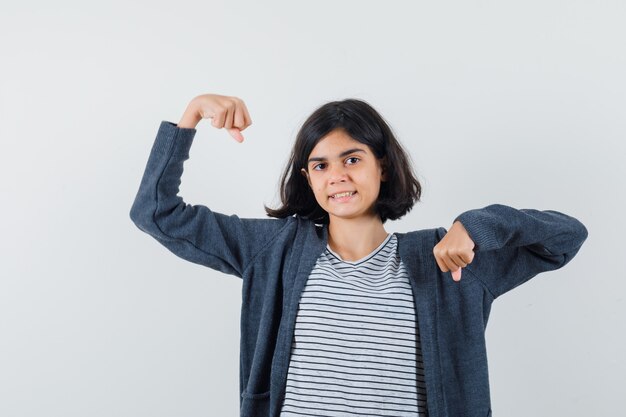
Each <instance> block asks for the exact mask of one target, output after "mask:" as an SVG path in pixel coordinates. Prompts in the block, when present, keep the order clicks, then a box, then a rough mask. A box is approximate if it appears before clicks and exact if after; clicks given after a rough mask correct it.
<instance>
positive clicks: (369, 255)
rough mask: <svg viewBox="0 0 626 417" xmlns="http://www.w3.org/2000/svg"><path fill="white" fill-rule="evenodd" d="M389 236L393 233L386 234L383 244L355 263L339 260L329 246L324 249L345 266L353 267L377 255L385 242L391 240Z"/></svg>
mask: <svg viewBox="0 0 626 417" xmlns="http://www.w3.org/2000/svg"><path fill="white" fill-rule="evenodd" d="M391 236H393V233H388V234H387V237H386V238H385V240H383V242H382V243H381V244H380V245H378V247H376V249H374V250H373V251H371V252H370V253H369V254H367V255H365V256H364V257H362V258H361V259H357V260H356V261H346V260H344V259H342V258H341V256H339V254H338V253H336V252H335V251H333V250H332V249H331V248H330V245H328V243H327V244H326V249H327V250H328V251H329V252H330V253H331V254H332V255H333V256H335V257H336V258H337V259H338V260H339V261H341V262H344V263H347V264H351V265H354V264H358V263H361V262H365V261H367V260H368V259H370V258H371V257H373V256H374V255H376V254H377V253H378V252H379V251H380V250H381V249H382V248H383V247H384V246H385V245H386V244H387V242H389V240H390V239H391Z"/></svg>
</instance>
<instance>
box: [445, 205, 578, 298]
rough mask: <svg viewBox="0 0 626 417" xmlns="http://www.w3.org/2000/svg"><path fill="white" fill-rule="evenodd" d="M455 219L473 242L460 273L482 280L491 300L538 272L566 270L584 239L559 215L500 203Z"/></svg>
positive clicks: (571, 222) (575, 222)
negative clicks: (467, 260)
mask: <svg viewBox="0 0 626 417" xmlns="http://www.w3.org/2000/svg"><path fill="white" fill-rule="evenodd" d="M456 221H459V222H460V223H461V224H462V225H463V227H465V230H467V233H468V234H469V236H470V238H471V239H472V241H473V242H474V244H475V246H474V249H473V250H474V258H473V259H472V260H471V262H470V263H469V264H468V265H467V266H466V267H465V269H464V271H465V272H463V273H466V272H467V271H469V273H471V274H473V275H474V276H475V277H476V278H478V279H479V280H481V281H482V282H483V284H484V285H485V286H486V288H487V289H488V290H489V291H490V293H491V294H492V296H493V297H494V298H496V297H498V296H500V295H502V294H504V293H505V292H507V291H510V290H512V289H513V288H515V287H517V286H518V285H521V284H523V283H524V282H526V281H528V280H529V279H531V278H532V277H534V276H536V275H537V274H539V273H541V272H545V271H551V270H555V269H559V268H561V267H563V266H565V265H566V264H567V263H568V262H569V261H571V260H572V258H573V257H574V256H575V255H576V254H577V253H578V251H579V250H580V248H581V246H582V244H583V242H584V241H585V240H586V239H587V236H588V232H587V228H586V227H585V226H584V225H583V224H582V223H581V222H580V221H579V220H577V219H576V218H574V217H571V216H568V215H566V214H563V213H561V212H558V211H555V210H535V209H516V208H513V207H510V206H506V205H503V204H492V205H489V206H486V207H483V208H480V209H473V210H469V211H466V212H464V213H462V214H460V215H459V216H457V217H456V218H455V219H454V222H456ZM454 222H453V223H454ZM443 232H444V233H443V234H445V229H443Z"/></svg>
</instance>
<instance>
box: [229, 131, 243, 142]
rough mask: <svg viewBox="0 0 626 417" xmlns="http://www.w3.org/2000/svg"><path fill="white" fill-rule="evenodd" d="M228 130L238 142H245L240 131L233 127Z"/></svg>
mask: <svg viewBox="0 0 626 417" xmlns="http://www.w3.org/2000/svg"><path fill="white" fill-rule="evenodd" d="M226 130H228V133H230V135H231V136H232V137H233V138H235V140H236V141H237V142H239V143H241V142H243V136H242V135H241V131H240V130H239V129H237V128H234V127H233V128H229V129H226Z"/></svg>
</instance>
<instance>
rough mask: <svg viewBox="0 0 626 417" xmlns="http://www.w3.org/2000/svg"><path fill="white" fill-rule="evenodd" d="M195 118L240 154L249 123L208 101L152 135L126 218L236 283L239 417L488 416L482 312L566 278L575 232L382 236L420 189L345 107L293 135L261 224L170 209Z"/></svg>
mask: <svg viewBox="0 0 626 417" xmlns="http://www.w3.org/2000/svg"><path fill="white" fill-rule="evenodd" d="M202 119H212V125H213V126H214V127H215V128H218V129H221V128H224V129H226V130H227V131H228V132H229V133H230V135H231V136H232V137H233V138H234V139H235V140H237V141H238V142H243V140H244V138H243V136H242V134H241V131H243V130H245V129H246V128H247V127H248V126H250V124H251V123H252V120H251V118H250V114H249V113H248V109H247V108H246V105H245V103H244V102H243V101H242V100H241V99H239V98H237V97H230V96H222V95H217V94H204V95H199V96H197V97H195V98H194V99H193V100H192V101H191V102H190V103H189V105H188V107H187V110H186V111H185V113H184V115H183V117H182V119H181V120H180V122H179V123H178V124H177V125H176V124H174V123H171V122H168V121H162V122H161V125H160V127H159V130H158V133H157V135H156V139H155V142H154V144H153V146H152V150H151V152H150V155H149V158H148V162H147V165H146V168H145V172H144V175H143V178H142V180H141V184H140V186H139V191H138V193H137V196H136V198H135V201H134V203H133V206H132V208H131V211H130V217H131V219H132V220H133V222H134V223H135V224H136V225H137V227H139V228H140V229H141V230H143V231H144V232H146V233H148V234H150V235H151V236H153V237H154V238H155V239H156V240H158V241H159V242H160V243H162V244H163V245H164V246H165V247H166V248H167V249H169V250H170V251H171V252H173V253H175V254H176V255H178V256H180V257H181V258H184V259H186V260H188V261H191V262H194V263H198V264H201V265H204V266H207V267H209V268H212V269H215V270H218V271H222V272H224V273H227V274H231V275H235V276H237V277H239V278H241V279H242V305H241V337H240V357H241V361H240V394H241V402H240V411H241V416H272V417H278V416H280V417H286V416H345V415H363V416H371V415H376V416H426V415H429V416H431V417H434V416H442V417H443V416H449V417H452V416H480V417H485V416H490V415H491V403H490V397H489V382H488V370H487V356H486V345H485V329H486V325H487V319H488V317H489V312H490V308H491V303H492V302H493V300H494V299H495V298H497V297H498V296H500V295H502V294H504V293H505V292H507V291H509V290H511V289H513V288H515V287H516V286H518V285H520V284H522V283H524V282H526V281H527V280H529V279H530V278H532V277H534V276H535V275H537V274H538V273H541V272H544V271H550V270H555V269H558V268H561V267H562V266H564V265H565V264H567V263H568V262H569V261H570V260H571V259H572V258H573V257H574V256H575V255H576V253H577V252H578V250H579V249H580V247H581V245H582V244H583V242H584V241H585V239H586V238H587V229H586V228H585V226H584V225H583V224H582V223H581V222H579V221H578V220H577V219H575V218H573V217H571V216H568V215H565V214H563V213H560V212H558V211H553V210H545V211H539V210H534V209H515V208H513V207H509V206H506V205H503V204H492V205H489V206H486V207H483V208H479V209H473V210H469V211H466V212H464V213H461V214H460V215H459V216H457V217H456V218H455V219H454V221H453V222H452V225H451V226H450V229H449V230H446V229H445V228H443V227H438V228H432V229H426V230H417V231H411V232H407V233H392V234H389V233H387V232H386V231H385V227H384V224H385V222H386V221H387V220H389V219H391V220H396V219H399V218H401V217H402V216H404V215H405V214H406V213H408V212H409V211H410V210H411V208H412V207H413V205H414V204H415V203H416V202H417V201H419V197H420V194H421V186H420V183H419V182H418V181H417V180H416V179H415V176H414V175H413V173H412V169H411V165H410V163H409V161H410V159H409V157H408V155H407V154H406V152H405V151H404V149H403V148H402V146H401V145H400V144H399V143H398V141H397V140H396V139H395V137H394V135H393V133H392V131H391V129H390V128H389V126H388V125H387V124H386V122H385V121H384V119H383V118H382V117H381V116H380V115H379V114H378V112H376V110H374V109H373V108H372V107H371V106H370V105H369V104H367V103H366V102H365V101H362V100H357V99H348V100H343V101H333V102H329V103H326V104H324V105H323V106H321V107H320V108H318V109H317V110H316V111H315V112H314V113H313V114H312V115H311V116H310V117H309V118H308V119H307V120H306V121H305V122H304V125H303V126H302V128H301V129H300V131H299V132H298V134H297V137H296V141H295V144H294V146H293V150H292V152H291V157H290V160H289V164H288V166H287V168H286V170H285V172H284V174H283V175H282V181H281V186H280V195H281V201H282V205H281V206H280V207H279V208H277V209H271V208H268V207H265V210H266V212H267V214H268V216H270V217H272V218H271V219H255V218H240V217H238V216H237V215H235V214H233V215H225V214H222V213H218V212H214V211H212V210H211V209H210V208H208V207H206V206H203V205H190V204H187V203H185V202H184V201H183V199H182V198H181V197H180V196H178V192H179V188H178V187H179V185H180V178H181V175H182V173H183V163H184V161H185V160H187V159H188V158H189V150H190V148H191V144H192V142H193V138H194V136H195V133H196V129H195V127H196V126H197V124H198V123H199V122H200V120H202Z"/></svg>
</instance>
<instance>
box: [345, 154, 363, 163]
mask: <svg viewBox="0 0 626 417" xmlns="http://www.w3.org/2000/svg"><path fill="white" fill-rule="evenodd" d="M351 159H355V160H356V161H355V162H354V163H349V164H348V165H354V164H356V162H357V161H360V160H361V158H357V157H356V156H351V157H350V158H348V159H346V162H347V161H350V160H351Z"/></svg>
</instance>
